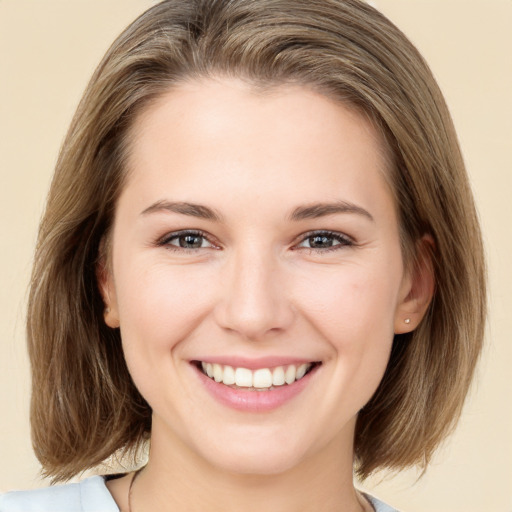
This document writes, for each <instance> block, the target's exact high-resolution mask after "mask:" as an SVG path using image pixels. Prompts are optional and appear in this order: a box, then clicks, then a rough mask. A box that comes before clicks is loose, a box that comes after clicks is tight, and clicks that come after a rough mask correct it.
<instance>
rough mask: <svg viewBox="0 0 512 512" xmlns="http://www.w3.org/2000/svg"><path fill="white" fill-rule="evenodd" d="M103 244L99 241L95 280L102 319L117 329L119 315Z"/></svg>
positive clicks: (112, 280)
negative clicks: (101, 303) (98, 292)
mask: <svg viewBox="0 0 512 512" xmlns="http://www.w3.org/2000/svg"><path fill="white" fill-rule="evenodd" d="M104 245H105V242H104V240H102V241H101V244H100V251H99V253H100V257H99V261H98V264H97V265H96V280H97V283H98V288H99V291H100V294H101V297H102V299H103V304H104V305H105V308H104V310H103V318H104V320H105V323H106V324H107V325H108V326H109V327H111V328H112V329H116V328H118V327H119V325H120V324H119V315H118V308H117V299H116V292H115V286H114V279H113V277H112V271H111V268H110V266H109V265H108V263H107V256H106V253H105V250H104V249H105V247H104Z"/></svg>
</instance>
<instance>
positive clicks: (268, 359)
mask: <svg viewBox="0 0 512 512" xmlns="http://www.w3.org/2000/svg"><path fill="white" fill-rule="evenodd" d="M194 361H200V362H203V363H212V364H220V365H225V366H226V365H227V366H232V367H233V368H247V369H248V370H257V369H258V368H274V367H276V366H289V365H292V364H294V365H301V364H308V363H318V362H320V361H319V360H318V359H306V358H300V357H290V356H265V357H257V358H250V357H241V356H212V357H204V358H197V359H194Z"/></svg>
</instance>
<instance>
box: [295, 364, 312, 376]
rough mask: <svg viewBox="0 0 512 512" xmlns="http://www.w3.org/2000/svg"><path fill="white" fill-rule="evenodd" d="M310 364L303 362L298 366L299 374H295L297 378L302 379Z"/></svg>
mask: <svg viewBox="0 0 512 512" xmlns="http://www.w3.org/2000/svg"><path fill="white" fill-rule="evenodd" d="M308 366H309V365H307V364H301V365H300V366H299V367H298V368H297V374H296V376H295V378H296V379H297V380H299V379H302V377H304V375H306V371H307V369H308Z"/></svg>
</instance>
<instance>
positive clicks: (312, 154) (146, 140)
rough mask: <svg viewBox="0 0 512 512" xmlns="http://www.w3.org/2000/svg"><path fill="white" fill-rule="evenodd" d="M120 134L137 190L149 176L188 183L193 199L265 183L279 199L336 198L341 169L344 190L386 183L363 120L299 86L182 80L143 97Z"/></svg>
mask: <svg viewBox="0 0 512 512" xmlns="http://www.w3.org/2000/svg"><path fill="white" fill-rule="evenodd" d="M130 135H131V136H130V140H131V151H130V156H129V160H128V170H129V180H128V184H130V183H132V184H133V185H134V186H135V185H136V186H137V187H139V188H140V191H141V193H143V190H145V189H146V188H151V183H150V182H153V184H154V188H158V187H160V188H168V189H169V190H173V191H180V190H181V191H183V190H185V189H186V188H187V187H195V189H194V193H195V194H196V196H197V195H199V196H200V195H205V194H206V195H207V194H208V193H211V187H212V186H222V187H223V188H224V193H225V194H232V195H235V194H238V193H240V192H241V189H244V188H247V187H251V188H252V189H253V191H254V192H256V191H258V190H260V189H261V190H265V187H268V185H269V184H271V185H272V187H273V188H274V189H275V190H279V191H280V193H281V197H283V194H286V193H291V192H292V191H293V189H294V188H296V189H297V190H298V191H299V192H300V193H302V194H306V195H308V192H311V195H315V194H317V193H318V192H319V191H320V190H321V191H322V192H323V193H324V194H325V193H329V194H331V193H332V195H333V196H336V194H337V191H338V190H339V189H340V186H342V185H343V183H341V182H340V177H341V176H342V175H343V174H344V175H345V182H344V184H345V186H347V187H348V186H349V185H350V186H351V185H354V184H357V183H358V182H360V181H367V180H368V178H369V177H370V174H372V173H373V174H374V175H375V176H374V177H375V178H376V179H378V180H380V181H383V182H384V183H386V182H387V179H386V175H387V174H388V163H387V162H388V159H387V156H386V146H385V143H384V141H383V138H382V137H381V135H380V133H379V132H378V131H377V130H376V129H375V127H374V125H373V124H372V123H371V122H370V121H369V119H368V118H367V117H365V116H363V115H361V114H360V113H359V112H357V111H356V109H355V108H352V107H349V106H347V105H345V104H343V103H340V102H339V101H335V100H334V99H332V98H330V97H327V96H326V95H324V94H321V93H319V92H317V91H315V90H313V89H312V88H309V87H305V86H299V85H279V86H274V87H266V88H261V87H255V86H253V85H250V84H248V83H247V82H243V81H241V80H234V79H229V80H228V79H222V80H221V79H218V80H202V81H190V82H186V83H182V84H180V85H177V86H174V87H173V88H172V89H171V90H169V91H168V92H167V93H165V94H164V95H162V96H160V97H159V98H158V99H157V100H155V101H154V102H152V103H151V105H149V106H148V107H147V108H146V109H145V110H144V111H143V112H142V113H141V114H140V115H139V116H138V117H137V119H136V120H135V122H134V124H133V126H132V129H131V134H130ZM347 180H348V181H347ZM349 181H350V183H349ZM201 185H202V186H201ZM294 185H295V187H294ZM326 191H327V192H326ZM154 193H156V192H155V191H154ZM317 195H318V194H317ZM317 199H318V198H317V197H314V198H313V197H312V200H317ZM326 199H328V198H326ZM332 199H337V197H332ZM304 200H305V201H307V198H306V197H304Z"/></svg>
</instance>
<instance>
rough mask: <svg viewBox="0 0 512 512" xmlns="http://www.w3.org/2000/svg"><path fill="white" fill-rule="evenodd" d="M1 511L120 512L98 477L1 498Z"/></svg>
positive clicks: (16, 492)
mask: <svg viewBox="0 0 512 512" xmlns="http://www.w3.org/2000/svg"><path fill="white" fill-rule="evenodd" d="M0 512H119V508H118V507H117V505H116V502H115V501H114V499H113V498H112V496H111V494H110V492H109V491H108V489H107V486H106V485H105V480H104V479H103V477H101V476H93V477H91V478H86V479H85V480H82V481H81V482H79V483H76V484H65V485H55V486H53V487H48V488H46V489H35V490H32V491H13V492H8V493H6V494H2V495H1V496H0Z"/></svg>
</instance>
